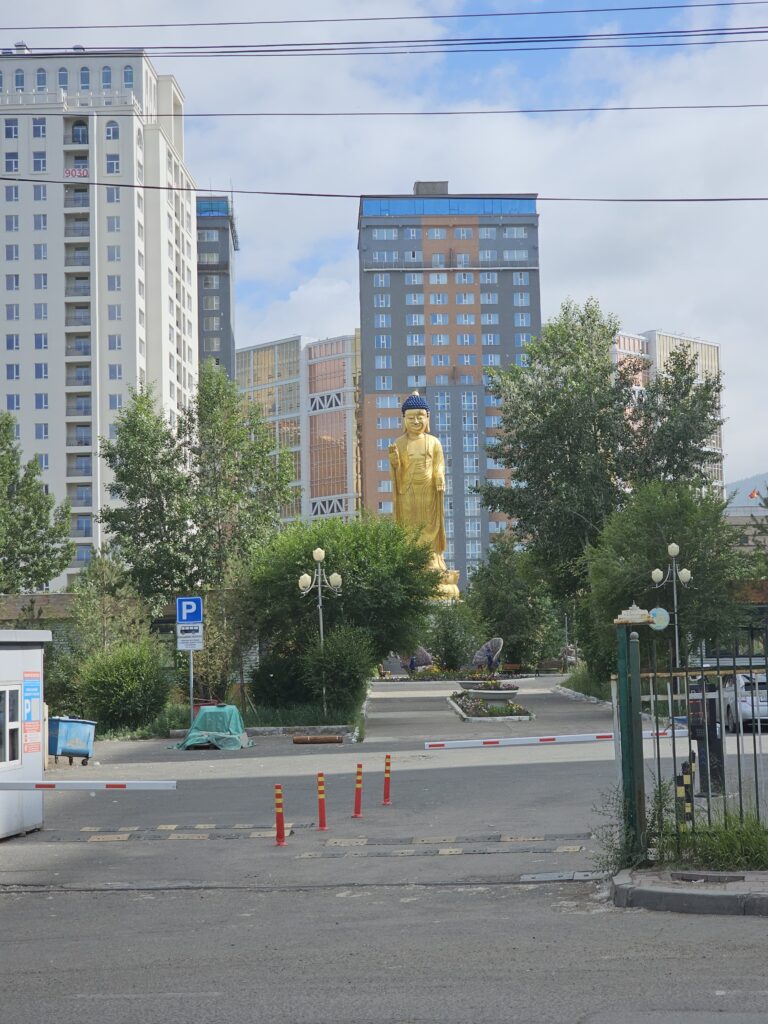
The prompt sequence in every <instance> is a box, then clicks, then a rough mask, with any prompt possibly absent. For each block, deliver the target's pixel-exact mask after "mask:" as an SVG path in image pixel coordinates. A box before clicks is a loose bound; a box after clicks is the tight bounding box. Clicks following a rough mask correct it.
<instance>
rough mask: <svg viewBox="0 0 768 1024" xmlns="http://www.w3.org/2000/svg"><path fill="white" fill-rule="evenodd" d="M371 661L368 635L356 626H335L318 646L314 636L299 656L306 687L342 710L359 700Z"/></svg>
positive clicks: (372, 661) (370, 644)
mask: <svg viewBox="0 0 768 1024" xmlns="http://www.w3.org/2000/svg"><path fill="white" fill-rule="evenodd" d="M375 664H376V651H375V650H374V646H373V643H372V641H371V637H370V634H369V633H368V631H367V630H365V629H361V628H360V627H359V626H336V627H335V629H332V630H331V632H330V633H329V634H328V635H327V636H326V638H325V643H324V645H323V646H322V648H321V646H320V638H319V637H318V638H317V640H316V641H315V643H314V644H312V645H311V646H310V647H309V648H308V649H307V650H306V652H305V653H304V654H303V655H302V657H301V659H300V666H301V674H302V678H303V680H304V685H305V686H306V688H307V689H308V690H309V691H310V692H311V693H313V694H314V695H315V696H316V697H319V698H320V699H321V700H322V702H323V704H324V705H325V706H328V707H335V708H337V709H338V710H339V711H344V712H346V711H349V710H351V709H353V708H354V707H356V706H357V705H358V704H360V703H361V701H362V699H363V697H364V696H365V692H366V686H367V684H368V680H369V679H370V678H371V675H372V673H373V668H374V665H375Z"/></svg>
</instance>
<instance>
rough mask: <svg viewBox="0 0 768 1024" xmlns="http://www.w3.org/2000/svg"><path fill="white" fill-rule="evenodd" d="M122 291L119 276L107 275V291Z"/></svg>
mask: <svg viewBox="0 0 768 1024" xmlns="http://www.w3.org/2000/svg"><path fill="white" fill-rule="evenodd" d="M121 290H122V281H121V278H120V275H119V274H107V291H109V292H119V291H121Z"/></svg>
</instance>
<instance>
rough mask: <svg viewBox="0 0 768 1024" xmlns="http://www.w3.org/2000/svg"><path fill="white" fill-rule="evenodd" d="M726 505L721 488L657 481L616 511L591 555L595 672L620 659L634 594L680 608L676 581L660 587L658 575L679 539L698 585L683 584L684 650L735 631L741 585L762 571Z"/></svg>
mask: <svg viewBox="0 0 768 1024" xmlns="http://www.w3.org/2000/svg"><path fill="white" fill-rule="evenodd" d="M725 509H726V502H725V501H723V500H722V499H721V498H719V497H718V496H717V495H716V494H713V493H707V492H704V493H702V492H701V491H700V490H699V489H698V488H695V487H692V486H690V485H687V484H669V483H650V484H646V485H645V486H643V487H640V488H638V490H637V491H635V493H633V494H632V495H631V497H630V498H629V500H628V502H627V504H626V506H625V508H623V509H621V510H619V511H617V512H615V513H614V514H613V515H612V516H611V517H610V518H609V520H608V522H607V523H606V525H605V527H604V529H603V531H602V532H601V535H600V537H599V538H598V540H597V542H596V543H595V544H594V545H590V546H589V547H588V549H587V552H586V557H585V562H586V568H587V573H588V578H589V584H590V594H589V598H588V603H589V612H590V616H591V629H590V630H589V632H588V635H587V636H586V637H584V638H583V640H584V644H585V647H586V654H587V661H588V663H589V666H590V669H591V670H592V672H593V674H597V675H600V676H602V677H604V678H607V675H608V673H609V671H610V670H611V668H612V666H613V664H614V661H615V634H614V627H613V620H614V618H615V617H616V616H617V615H618V613H619V612H620V611H621V610H622V609H624V608H628V607H629V606H630V604H632V602H633V601H634V602H636V603H637V604H638V605H639V606H640V607H641V608H652V607H654V606H655V605H661V606H662V607H666V608H667V609H668V610H669V611H670V613H671V612H672V595H671V590H670V589H669V587H668V588H666V589H663V590H661V589H656V588H655V586H654V584H653V582H652V581H651V571H652V570H653V569H654V568H656V567H659V568H664V569H666V566H667V563H668V556H667V545H668V544H670V543H671V542H672V541H674V542H675V543H676V544H678V545H679V546H680V561H679V565H680V566H685V567H686V568H687V569H690V571H691V573H692V579H691V585H690V586H689V587H686V588H683V587H678V610H679V635H680V645H681V657H683V656H684V655H685V651H686V649H688V650H693V649H697V648H698V645H699V644H700V643H701V641H702V640H712V639H714V638H716V637H717V636H720V637H723V636H728V635H729V634H730V633H731V631H732V630H733V629H734V628H735V626H736V625H737V624H738V623H739V622H740V621H741V619H742V616H743V614H744V609H743V608H742V607H741V606H740V603H739V591H740V588H741V586H742V584H743V583H744V581H745V580H748V579H749V578H751V577H753V576H754V570H753V567H752V558H751V557H750V556H748V555H746V554H744V553H743V552H742V551H740V550H739V543H740V531H739V530H738V528H736V527H734V526H731V525H730V524H729V523H728V521H727V518H726V516H725ZM669 586H670V587H671V584H670V585H669ZM672 629H673V626H672V625H670V627H669V631H668V632H669V635H670V636H671V635H672V634H671V630H672ZM662 635H666V634H662Z"/></svg>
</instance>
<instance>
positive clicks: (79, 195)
mask: <svg viewBox="0 0 768 1024" xmlns="http://www.w3.org/2000/svg"><path fill="white" fill-rule="evenodd" d="M90 205H91V197H90V194H89V193H88V192H71V193H70V194H69V195H65V196H64V209H65V210H87V209H88V208H89V207H90Z"/></svg>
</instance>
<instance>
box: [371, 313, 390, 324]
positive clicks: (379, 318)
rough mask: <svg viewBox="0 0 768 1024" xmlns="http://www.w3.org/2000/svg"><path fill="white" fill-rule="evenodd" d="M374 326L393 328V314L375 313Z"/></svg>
mask: <svg viewBox="0 0 768 1024" xmlns="http://www.w3.org/2000/svg"><path fill="white" fill-rule="evenodd" d="M373 326H374V327H391V326H392V314H391V313H374V314H373Z"/></svg>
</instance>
